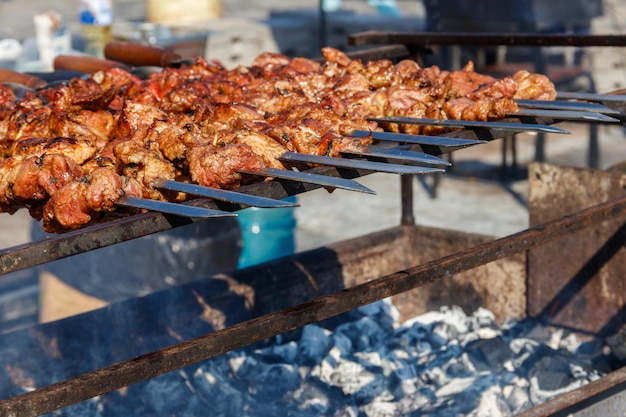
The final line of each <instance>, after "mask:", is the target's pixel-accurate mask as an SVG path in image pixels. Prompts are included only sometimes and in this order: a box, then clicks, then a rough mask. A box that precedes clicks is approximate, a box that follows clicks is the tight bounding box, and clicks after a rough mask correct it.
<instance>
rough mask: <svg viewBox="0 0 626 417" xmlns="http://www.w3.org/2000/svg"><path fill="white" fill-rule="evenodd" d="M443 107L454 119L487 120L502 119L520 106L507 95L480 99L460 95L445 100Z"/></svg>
mask: <svg viewBox="0 0 626 417" xmlns="http://www.w3.org/2000/svg"><path fill="white" fill-rule="evenodd" d="M443 109H444V111H445V112H446V114H447V115H448V117H449V118H450V119H453V120H481V121H487V120H493V119H502V118H503V117H505V116H506V115H507V114H510V113H514V112H516V111H517V109H518V107H517V105H516V104H515V101H513V99H510V98H506V97H502V98H496V99H491V100H487V99H483V100H478V101H476V100H472V99H470V98H468V97H459V98H455V99H453V100H448V101H446V102H444V103H443Z"/></svg>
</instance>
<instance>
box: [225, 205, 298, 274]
mask: <svg viewBox="0 0 626 417" xmlns="http://www.w3.org/2000/svg"><path fill="white" fill-rule="evenodd" d="M286 200H288V201H295V198H294V197H289V198H288V199H286ZM237 214H238V216H237V219H238V220H239V225H240V226H241V253H240V255H239V264H238V267H239V268H245V267H248V266H251V265H256V264H259V263H263V262H266V261H269V260H272V259H276V258H280V257H283V256H287V255H291V254H293V253H294V252H295V246H296V245H295V236H294V231H295V228H296V218H295V215H294V209H293V207H285V208H258V207H250V208H247V209H244V210H240V211H238V212H237Z"/></svg>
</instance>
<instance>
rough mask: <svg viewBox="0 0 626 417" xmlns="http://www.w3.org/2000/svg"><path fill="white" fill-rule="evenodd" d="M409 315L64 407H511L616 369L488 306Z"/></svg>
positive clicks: (128, 411)
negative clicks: (498, 317)
mask: <svg viewBox="0 0 626 417" xmlns="http://www.w3.org/2000/svg"><path fill="white" fill-rule="evenodd" d="M397 318H398V314H397V311H396V310H395V308H394V307H393V306H392V305H391V304H390V303H389V302H378V303H374V304H371V305H369V306H366V307H363V308H361V309H358V310H354V311H352V312H349V313H346V314H345V315H343V316H341V317H340V318H336V319H331V320H328V321H326V322H323V323H318V324H313V325H309V326H306V327H304V328H303V329H300V330H299V331H297V332H293V333H290V334H287V335H282V336H279V337H276V338H274V339H273V340H272V341H271V342H267V343H263V344H260V345H256V346H254V347H250V348H247V349H242V350H239V351H234V352H229V353H228V354H225V355H222V356H220V357H217V358H215V359H213V360H209V361H206V362H203V363H201V364H199V365H196V366H191V367H188V368H186V369H184V370H181V371H178V372H172V373H170V374H167V375H162V376H160V377H157V378H153V379H151V380H149V381H147V382H145V383H140V384H136V385H133V386H131V387H129V388H128V389H127V391H126V392H125V394H124V395H122V394H120V393H114V394H110V395H108V396H103V397H100V398H98V399H94V400H91V401H88V402H85V403H82V404H78V405H77V406H73V407H68V408H66V409H64V410H60V411H59V412H57V413H55V414H54V415H80V411H79V410H81V409H85V410H88V415H93V416H106V417H110V416H128V415H175V416H177V417H187V416H198V415H212V416H237V417H239V416H268V415H284V416H289V415H297V416H319V415H326V416H335V417H339V416H341V417H344V416H345V417H351V416H353V417H391V416H407V415H409V416H431V415H436V416H476V417H478V416H481V417H484V416H488V417H503V416H510V415H514V414H517V413H519V412H521V411H523V410H525V409H528V408H530V407H532V406H534V405H536V404H539V403H542V402H544V401H546V400H547V399H549V398H552V397H554V396H558V395H560V394H562V393H565V392H567V391H569V390H572V389H575V388H578V387H580V386H582V385H584V384H586V383H588V382H590V381H593V380H595V379H597V378H599V377H601V376H602V375H603V371H607V370H608V369H606V367H604V366H605V364H606V355H605V354H603V353H602V349H601V348H602V346H603V343H602V342H601V341H598V340H592V341H587V342H585V343H582V342H581V341H580V340H578V339H577V338H576V337H574V335H572V334H566V332H564V331H562V330H560V329H556V330H555V329H548V328H546V327H543V326H541V325H539V324H538V323H536V322H533V321H520V322H510V323H506V324H505V325H503V326H499V325H498V324H497V323H496V321H495V319H494V316H493V314H492V313H491V312H489V311H487V310H485V309H479V310H477V311H476V312H474V313H473V314H471V315H466V314H465V313H464V312H463V311H462V310H461V309H460V308H458V307H444V308H441V309H440V310H439V311H433V312H429V313H427V314H424V315H421V316H419V317H416V318H414V319H412V320H410V321H409V322H406V323H403V324H400V323H398V319H397ZM603 367H604V368H603Z"/></svg>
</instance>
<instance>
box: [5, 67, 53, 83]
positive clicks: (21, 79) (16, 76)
mask: <svg viewBox="0 0 626 417" xmlns="http://www.w3.org/2000/svg"><path fill="white" fill-rule="evenodd" d="M2 82H5V83H6V82H9V83H16V84H22V85H25V86H27V87H30V88H39V87H43V86H44V85H46V84H47V83H46V81H45V80H42V79H41V78H39V77H35V76H34V75H29V74H23V73H21V72H17V71H11V70H8V69H4V68H0V83H2Z"/></svg>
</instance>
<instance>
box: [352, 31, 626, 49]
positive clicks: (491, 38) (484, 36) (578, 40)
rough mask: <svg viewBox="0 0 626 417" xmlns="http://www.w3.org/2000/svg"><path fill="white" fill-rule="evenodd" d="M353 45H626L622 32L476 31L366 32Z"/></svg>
mask: <svg viewBox="0 0 626 417" xmlns="http://www.w3.org/2000/svg"><path fill="white" fill-rule="evenodd" d="M348 43H349V44H350V45H354V46H361V45H368V44H404V45H418V46H437V45H474V46H499V45H506V46H577V47H586V46H587V47H588V46H626V35H584V34H540V33H499V32H494V33H476V32H447V33H437V32H407V33H404V32H378V31H368V32H361V33H355V34H352V35H349V36H348Z"/></svg>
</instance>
